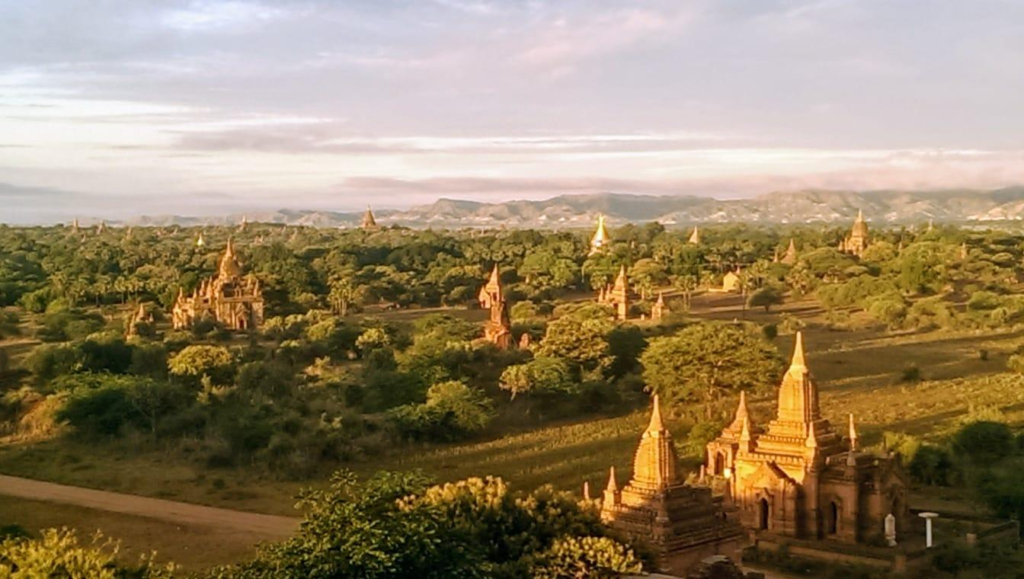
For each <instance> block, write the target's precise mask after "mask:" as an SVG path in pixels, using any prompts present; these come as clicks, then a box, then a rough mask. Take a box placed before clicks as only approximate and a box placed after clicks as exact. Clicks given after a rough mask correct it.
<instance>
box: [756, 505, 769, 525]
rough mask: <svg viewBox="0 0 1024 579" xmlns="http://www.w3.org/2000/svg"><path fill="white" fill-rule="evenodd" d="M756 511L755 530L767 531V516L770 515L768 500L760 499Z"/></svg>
mask: <svg viewBox="0 0 1024 579" xmlns="http://www.w3.org/2000/svg"><path fill="white" fill-rule="evenodd" d="M757 511H758V512H757V528H758V529H759V530H762V531H767V530H768V515H769V514H770V511H769V507H768V499H761V500H760V501H758V508H757Z"/></svg>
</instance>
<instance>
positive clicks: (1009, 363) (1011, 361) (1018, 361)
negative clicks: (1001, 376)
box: [1006, 354, 1024, 374]
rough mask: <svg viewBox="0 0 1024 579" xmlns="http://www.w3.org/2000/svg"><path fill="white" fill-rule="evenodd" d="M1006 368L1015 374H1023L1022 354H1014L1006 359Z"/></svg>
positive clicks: (1023, 359)
mask: <svg viewBox="0 0 1024 579" xmlns="http://www.w3.org/2000/svg"><path fill="white" fill-rule="evenodd" d="M1006 368H1007V369H1008V370H1009V371H1011V372H1013V373H1015V374H1024V354H1014V355H1012V356H1010V357H1009V358H1007V360H1006Z"/></svg>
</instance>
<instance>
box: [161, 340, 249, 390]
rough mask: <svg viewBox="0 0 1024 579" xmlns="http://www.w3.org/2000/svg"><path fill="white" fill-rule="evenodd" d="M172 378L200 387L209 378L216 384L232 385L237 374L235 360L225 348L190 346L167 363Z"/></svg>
mask: <svg viewBox="0 0 1024 579" xmlns="http://www.w3.org/2000/svg"><path fill="white" fill-rule="evenodd" d="M167 369H168V370H169V371H170V373H171V375H172V376H176V377H178V378H182V379H184V380H185V381H187V382H188V383H190V384H193V385H198V384H199V381H200V380H201V379H202V378H203V377H204V376H207V377H209V378H210V380H212V381H213V383H214V384H230V383H231V381H232V379H233V377H234V373H235V360H234V357H233V356H232V355H231V352H230V351H228V349H227V348H225V347H223V346H206V345H194V346H188V347H186V348H184V349H183V350H181V351H180V352H178V353H177V354H175V355H174V356H173V357H172V358H171V359H170V360H168V362H167Z"/></svg>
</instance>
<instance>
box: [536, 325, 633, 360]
mask: <svg viewBox="0 0 1024 579" xmlns="http://www.w3.org/2000/svg"><path fill="white" fill-rule="evenodd" d="M581 318H583V316H576V315H571V316H565V317H562V318H559V319H557V320H555V321H553V322H551V323H550V324H548V328H547V331H546V332H545V333H544V339H543V340H542V341H541V343H540V347H539V349H538V350H537V353H538V354H539V355H541V356H548V357H552V358H563V359H565V360H569V361H571V362H573V363H574V364H577V365H578V366H580V367H581V368H583V369H584V370H596V369H604V368H607V367H608V365H609V364H611V361H612V356H611V350H610V348H609V346H608V334H609V332H611V331H612V329H613V328H614V324H612V322H611V321H610V320H609V319H608V318H607V317H587V318H585V319H581Z"/></svg>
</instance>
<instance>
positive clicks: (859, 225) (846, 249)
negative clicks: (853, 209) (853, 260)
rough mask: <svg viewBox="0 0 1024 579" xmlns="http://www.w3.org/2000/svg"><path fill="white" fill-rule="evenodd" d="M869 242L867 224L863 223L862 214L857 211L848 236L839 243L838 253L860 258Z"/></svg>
mask: <svg viewBox="0 0 1024 579" xmlns="http://www.w3.org/2000/svg"><path fill="white" fill-rule="evenodd" d="M869 242H870V234H869V233H868V224H867V222H866V221H864V212H863V211H861V210H860V209H858V210H857V219H856V220H855V221H854V222H853V228H852V229H851V230H850V235H847V236H846V237H845V238H844V239H843V240H842V241H840V242H839V251H841V252H843V253H849V254H851V255H856V256H857V257H860V256H862V255H864V250H865V249H867V248H868V244H869Z"/></svg>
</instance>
